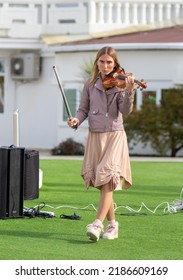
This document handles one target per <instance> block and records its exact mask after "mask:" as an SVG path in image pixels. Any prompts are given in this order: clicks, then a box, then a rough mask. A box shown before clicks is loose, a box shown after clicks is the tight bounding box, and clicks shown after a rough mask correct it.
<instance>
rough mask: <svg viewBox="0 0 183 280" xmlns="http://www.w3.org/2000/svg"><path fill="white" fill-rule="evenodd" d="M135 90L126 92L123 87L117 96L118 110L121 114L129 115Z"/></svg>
mask: <svg viewBox="0 0 183 280" xmlns="http://www.w3.org/2000/svg"><path fill="white" fill-rule="evenodd" d="M134 95H135V92H134V91H133V92H132V93H128V90H127V89H124V90H123V92H121V93H120V94H119V96H118V106H119V111H120V112H121V114H122V115H125V116H127V115H129V114H130V113H131V112H132V110H133V102H134Z"/></svg>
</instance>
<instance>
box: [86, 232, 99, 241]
mask: <svg viewBox="0 0 183 280" xmlns="http://www.w3.org/2000/svg"><path fill="white" fill-rule="evenodd" d="M86 235H87V236H89V238H90V240H92V241H96V242H97V241H98V240H99V238H97V236H96V235H94V234H93V233H92V232H87V233H86Z"/></svg>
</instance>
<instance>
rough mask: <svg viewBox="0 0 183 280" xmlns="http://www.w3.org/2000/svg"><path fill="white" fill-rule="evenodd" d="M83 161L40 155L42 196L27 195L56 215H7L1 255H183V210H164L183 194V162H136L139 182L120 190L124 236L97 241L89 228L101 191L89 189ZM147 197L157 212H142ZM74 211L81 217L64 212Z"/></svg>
mask: <svg viewBox="0 0 183 280" xmlns="http://www.w3.org/2000/svg"><path fill="white" fill-rule="evenodd" d="M81 163H82V162H81V161H80V160H59V159H56V160H45V159H41V160H40V168H41V169H42V170H43V186H42V187H41V189H40V194H39V198H38V199H35V200H32V201H31V200H27V201H24V206H26V207H35V206H37V205H39V204H40V203H45V204H46V206H45V207H44V208H43V209H42V210H44V211H53V212H54V213H55V215H56V217H54V218H42V217H35V218H27V217H25V218H20V219H1V220H0V235H1V238H0V248H1V254H0V259H1V260H89V259H90V260H182V256H183V247H182V233H183V231H182V219H183V210H181V211H179V212H177V213H167V212H165V213H164V209H165V208H166V207H167V205H168V204H169V203H171V202H173V201H175V200H177V199H180V193H181V190H182V188H183V175H182V174H183V172H182V169H183V168H182V165H183V164H182V163H181V162H136V161H133V162H131V166H132V175H133V187H132V188H130V189H129V190H123V191H118V192H115V193H114V198H115V204H116V207H117V209H116V218H117V220H118V221H119V225H120V229H119V238H118V239H116V240H103V239H100V240H99V242H97V243H94V242H91V241H89V240H88V238H87V236H86V234H85V231H86V225H87V224H89V223H91V222H92V221H93V220H94V219H95V214H96V212H95V209H94V207H95V208H97V204H98V200H99V191H97V190H95V189H89V190H88V191H87V190H86V189H85V187H84V185H83V181H82V179H81V177H80V168H81ZM142 203H144V205H145V206H146V207H147V208H148V209H150V210H151V212H150V211H149V210H147V209H146V208H145V207H142V209H141V211H139V212H138V213H136V212H135V211H138V210H139V209H140V206H141V204H142ZM160 204H161V205H160ZM159 205H160V206H159ZM127 206H128V207H130V208H131V209H133V210H134V211H129V210H128V208H127ZM157 206H159V207H157ZM156 207H157V210H156V211H155V213H153V211H154V210H155V208H156ZM74 212H76V214H77V215H80V216H81V220H67V219H61V218H60V215H61V214H67V215H72V214H73V213H74Z"/></svg>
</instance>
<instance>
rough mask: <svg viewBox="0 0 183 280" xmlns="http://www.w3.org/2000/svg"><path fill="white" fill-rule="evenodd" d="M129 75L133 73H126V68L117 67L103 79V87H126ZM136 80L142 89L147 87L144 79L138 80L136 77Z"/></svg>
mask: <svg viewBox="0 0 183 280" xmlns="http://www.w3.org/2000/svg"><path fill="white" fill-rule="evenodd" d="M129 75H131V73H125V70H124V69H123V68H121V67H119V68H118V69H115V70H114V71H112V72H111V73H110V74H108V75H107V76H106V77H105V78H104V79H103V81H102V84H103V87H104V88H105V89H109V88H112V87H115V86H117V87H119V88H125V87H126V82H125V79H126V78H127V76H129ZM134 82H135V83H136V84H137V85H138V86H137V87H138V88H140V90H143V89H144V88H147V84H146V83H145V82H144V80H141V81H138V80H136V79H135V80H134Z"/></svg>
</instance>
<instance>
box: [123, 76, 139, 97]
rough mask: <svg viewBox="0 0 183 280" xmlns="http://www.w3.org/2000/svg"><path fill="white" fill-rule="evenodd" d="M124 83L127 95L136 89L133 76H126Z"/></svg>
mask: <svg viewBox="0 0 183 280" xmlns="http://www.w3.org/2000/svg"><path fill="white" fill-rule="evenodd" d="M125 82H126V89H127V90H128V93H132V92H133V91H134V89H135V88H136V85H135V82H134V75H133V74H130V75H128V76H127V77H126V79H125Z"/></svg>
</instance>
